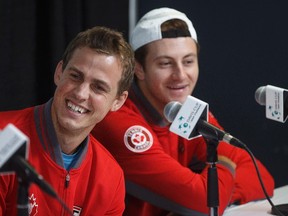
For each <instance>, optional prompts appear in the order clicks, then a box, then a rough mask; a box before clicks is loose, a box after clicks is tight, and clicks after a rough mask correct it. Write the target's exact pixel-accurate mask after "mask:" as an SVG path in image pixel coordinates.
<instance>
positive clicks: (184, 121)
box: [164, 96, 244, 148]
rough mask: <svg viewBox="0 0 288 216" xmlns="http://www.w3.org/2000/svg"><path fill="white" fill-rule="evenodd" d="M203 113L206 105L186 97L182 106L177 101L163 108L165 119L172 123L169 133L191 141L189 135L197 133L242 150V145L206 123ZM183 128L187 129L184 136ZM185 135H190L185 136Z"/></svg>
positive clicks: (191, 97)
mask: <svg viewBox="0 0 288 216" xmlns="http://www.w3.org/2000/svg"><path fill="white" fill-rule="evenodd" d="M205 112H207V113H208V106H207V104H206V103H205V102H203V101H200V100H199V99H197V98H195V97H193V96H188V97H187V99H186V101H185V102H184V104H183V105H182V104H181V103H179V102H177V101H171V102H170V103H168V104H167V105H166V106H165V108H164V116H165V118H166V119H167V121H168V122H170V123H172V124H171V126H170V131H172V132H174V133H176V134H177V135H179V136H182V137H184V138H187V139H191V138H190V134H193V133H195V132H197V133H199V134H201V135H202V136H203V137H205V138H206V139H213V140H217V141H225V142H227V143H230V144H231V145H234V146H236V147H240V148H244V144H243V143H242V142H241V141H240V140H238V139H237V138H235V137H233V136H232V135H230V134H229V133H227V132H225V131H223V130H221V129H219V128H217V127H215V126H214V125H212V124H210V123H208V122H207V120H205V118H207V117H205V116H206V115H203V114H205ZM183 128H185V129H186V128H188V129H189V130H186V132H185V134H184V136H183ZM187 133H190V134H189V135H188V136H187Z"/></svg>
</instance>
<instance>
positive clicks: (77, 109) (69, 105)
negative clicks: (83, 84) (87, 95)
mask: <svg viewBox="0 0 288 216" xmlns="http://www.w3.org/2000/svg"><path fill="white" fill-rule="evenodd" d="M68 107H69V108H70V110H72V111H74V112H78V113H81V114H82V113H84V111H85V110H84V109H83V108H82V107H79V106H76V105H74V104H72V103H71V102H68Z"/></svg>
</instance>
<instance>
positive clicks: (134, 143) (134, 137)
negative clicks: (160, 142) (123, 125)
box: [124, 125, 153, 152]
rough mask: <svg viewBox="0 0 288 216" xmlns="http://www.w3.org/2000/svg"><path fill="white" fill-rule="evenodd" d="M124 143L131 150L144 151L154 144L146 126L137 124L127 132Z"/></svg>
mask: <svg viewBox="0 0 288 216" xmlns="http://www.w3.org/2000/svg"><path fill="white" fill-rule="evenodd" d="M124 143H125V145H126V147H127V148H128V149H129V150H130V151H133V152H144V151H147V150H148V149H149V148H150V147H151V146H152V144H153V137H152V135H151V133H150V131H148V130H147V129H146V128H144V127H142V126H139V125H135V126H132V127H130V128H128V129H127V131H126V132H125V135H124Z"/></svg>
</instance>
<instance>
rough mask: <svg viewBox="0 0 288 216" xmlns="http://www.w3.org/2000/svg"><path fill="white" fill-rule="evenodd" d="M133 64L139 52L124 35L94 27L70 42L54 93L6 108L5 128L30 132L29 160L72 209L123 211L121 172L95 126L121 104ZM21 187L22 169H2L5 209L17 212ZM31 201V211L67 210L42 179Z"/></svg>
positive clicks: (1, 118) (0, 199)
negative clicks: (15, 172)
mask: <svg viewBox="0 0 288 216" xmlns="http://www.w3.org/2000/svg"><path fill="white" fill-rule="evenodd" d="M133 70H134V55H133V51H132V49H131V47H130V45H129V44H128V43H127V42H126V41H125V40H124V38H123V36H122V34H120V33H119V32H117V31H114V30H112V29H108V28H105V27H94V28H92V29H88V30H86V31H84V32H81V33H79V34H78V35H77V36H76V37H75V38H74V39H73V40H72V41H71V42H70V44H69V45H68V47H67V49H66V51H65V53H64V55H63V59H62V60H61V61H60V62H59V63H58V65H57V67H56V70H55V73H54V82H55V84H56V90H55V93H54V97H53V98H51V99H50V100H49V101H48V102H47V103H45V104H42V105H39V106H35V107H30V108H27V109H23V110H17V111H7V112H0V128H4V127H5V126H6V125H7V124H8V123H12V124H14V125H15V126H16V127H17V128H18V129H20V130H21V131H22V132H23V133H24V134H26V135H27V136H28V137H29V138H30V146H29V147H30V148H29V158H28V160H29V162H30V163H31V164H32V166H33V167H34V168H35V169H36V170H37V172H38V173H40V174H41V175H42V176H43V177H44V179H45V180H46V181H47V182H48V183H50V184H51V186H52V187H53V188H54V189H55V191H56V192H57V193H58V195H59V197H60V198H61V199H62V200H63V201H64V202H65V203H66V205H67V206H68V207H69V208H70V209H71V211H73V212H74V215H78V216H81V215H95V216H96V215H97V216H99V215H114V216H120V215H122V214H123V211H124V207H125V204H124V196H125V184H124V177H123V171H122V169H121V168H120V167H119V165H118V164H117V162H116V161H115V160H114V159H113V157H112V156H111V155H110V153H109V152H108V151H107V150H106V149H105V148H103V146H102V145H101V144H100V143H99V142H98V141H96V140H95V139H94V138H93V137H92V136H91V135H90V131H91V130H92V128H94V126H95V125H96V124H97V123H99V122H100V121H101V120H102V119H103V118H104V117H105V116H106V114H107V113H108V112H114V111H116V110H118V109H119V108H120V107H121V106H122V105H123V103H124V102H125V100H126V98H127V96H128V88H129V86H130V84H131V82H132V79H133ZM17 187H18V181H17V176H15V175H2V176H0V215H11V216H14V215H15V216H16V215H17V207H16V202H17ZM29 202H30V204H29V213H30V215H37V216H44V215H45V216H47V215H68V213H67V212H65V208H63V206H61V204H60V203H59V202H58V201H57V200H56V199H53V198H52V197H50V196H49V195H48V194H46V193H45V192H43V191H41V190H40V189H39V188H38V187H37V186H36V185H31V186H30V187H29ZM36 212H37V214H35V213H36Z"/></svg>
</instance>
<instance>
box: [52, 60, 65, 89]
mask: <svg viewBox="0 0 288 216" xmlns="http://www.w3.org/2000/svg"><path fill="white" fill-rule="evenodd" d="M62 65H63V61H60V62H58V64H57V66H56V69H55V72H54V83H55V85H56V86H57V84H58V82H59V80H60V78H61V75H62V73H63V71H62Z"/></svg>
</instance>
